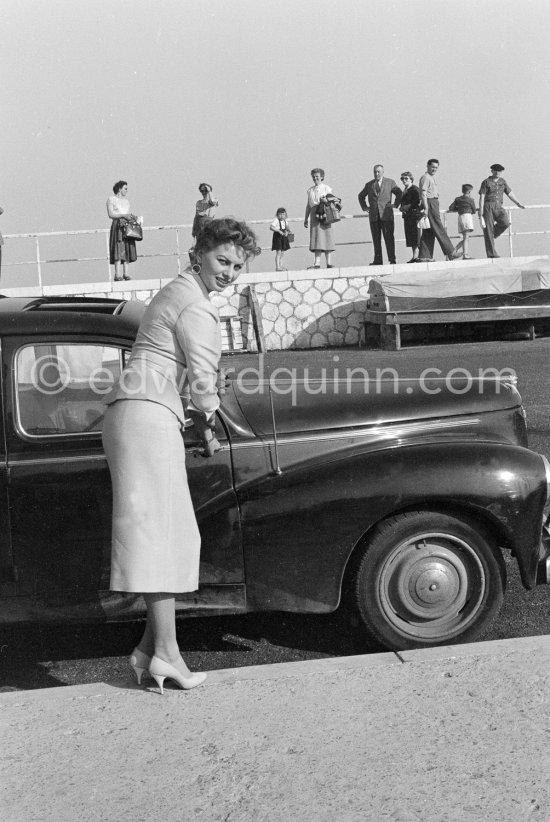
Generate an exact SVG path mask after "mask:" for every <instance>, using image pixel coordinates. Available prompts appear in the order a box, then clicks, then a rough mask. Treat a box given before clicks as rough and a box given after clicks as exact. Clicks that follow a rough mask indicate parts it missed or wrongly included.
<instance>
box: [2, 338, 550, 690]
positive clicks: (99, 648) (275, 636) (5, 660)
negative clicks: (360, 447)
mask: <svg viewBox="0 0 550 822" xmlns="http://www.w3.org/2000/svg"><path fill="white" fill-rule="evenodd" d="M336 358H338V359H336ZM549 363H550V339H541V340H537V341H535V342H529V341H518V342H510V341H501V342H497V343H482V344H480V343H476V344H465V345H462V344H455V345H447V346H423V347H416V348H410V349H405V350H403V351H400V352H382V351H365V350H359V349H353V350H351V349H345V350H342V349H338V350H329V351H327V350H322V351H319V352H314V353H311V352H284V353H271V354H268V355H266V357H265V358H264V361H263V365H261V367H262V368H263V369H264V371H265V374H266V376H267V374H268V373H269V371H270V370H272V369H274V368H290V369H295V373H296V376H298V377H300V376H304V375H305V374H304V369H305V368H308V369H309V372H308V375H305V376H309V377H310V378H313V377H315V376H322V369H323V368H324V369H326V371H327V374H326V376H327V377H328V378H330V377H331V375H332V373H331V372H332V369H333V368H336V367H337V368H338V369H339V371H340V376H345V369H346V368H366V369H367V370H368V373H369V375H372V376H373V377H374V375H375V372H376V368H382V367H389V368H395V369H396V371H397V372H398V374H399V375H400V376H402V377H405V376H419V375H420V374H421V373H422V371H423V370H424V369H425V368H427V367H431V368H439V369H440V370H441V372H442V375H443V376H444V375H445V374H447V373H448V371H450V370H451V369H452V368H466V369H469V371H470V372H471V373H472V374H473V375H475V374H477V372H478V370H479V369H485V368H497V369H511V370H513V371H515V373H516V374H517V376H518V380H519V388H520V391H521V393H522V396H523V399H524V404H525V407H526V409H527V418H528V427H529V436H530V444H531V447H532V448H533V449H534V450H537V451H539V452H540V453H544V454H546V455H548V456H550V422H549V419H548V409H549V407H550V380H549V376H550V374H549V372H550V364H549ZM225 364H226V366H229V367H232V368H234V369H235V370H236V371H237V372H238V371H239V369H240V368H243V367H251V366H253V367H258V366H260V363H259V362H258V359H257V358H256V357H251V356H250V355H248V356H243V355H238V356H232V357H229V356H228V357H226V358H225ZM507 568H508V571H509V578H508V593H507V597H506V600H505V604H504V607H503V609H502V611H501V613H500V615H499V617H498V619H497V620H496V622H495V623H494V625H493V626H492V628H491V630H490V631H489V632H488V633H487V634H486V635H485V636H484V637H483V638H484V639H503V638H508V637H523V636H534V635H540V634H550V588H538V589H537V590H536V591H533V592H526V591H524V590H523V588H522V587H521V583H520V582H519V578H518V575H517V573H516V571H515V566H514V564H513V562H511V561H509V562H508V564H507ZM139 634H140V626H139V625H136V624H130V625H122V624H119V625H111V626H99V627H98V626H91V627H90V626H76V627H74V628H63V629H60V628H56V627H52V626H48V627H43V628H41V629H33V630H32V631H21V630H18V631H16V632H11V633H9V634H4V636H3V639H2V642H3V644H2V646H1V652H0V688H1V687H3V688H14V687H15V688H36V687H49V686H57V685H65V684H82V683H88V682H97V681H101V680H105V679H114V678H117V677H119V676H121V675H124V674H125V673H126V659H125V655H126V653H127V652H128V650H129V649H131V647H132V646H133V644H135V642H136V641H137V638H138V637H139ZM179 634H180V644H181V647H182V650H183V651H184V653H185V656H186V657H187V659H188V661H189V663H190V665H191V667H193V668H195V669H203V670H212V669H215V668H230V667H235V666H245V665H259V664H266V663H272V662H285V661H296V660H301V659H312V658H316V657H323V656H332V655H350V654H358V653H368V652H369V651H374V650H378V649H375V648H374V647H369V646H368V645H366V644H365V641H364V640H363V638H362V637H361V635H360V634H358V633H357V631H356V630H354V629H353V627H352V626H350V625H349V624H348V623H347V622H345V621H344V620H343V618H342V617H340V616H339V615H336V616H329V617H311V616H295V615H281V614H261V615H257V614H253V615H252V614H251V615H246V616H239V617H225V618H220V617H209V618H204V619H192V620H181V622H180V625H179Z"/></svg>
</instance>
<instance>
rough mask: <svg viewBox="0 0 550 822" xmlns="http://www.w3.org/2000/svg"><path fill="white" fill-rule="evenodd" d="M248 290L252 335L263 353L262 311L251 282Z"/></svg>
mask: <svg viewBox="0 0 550 822" xmlns="http://www.w3.org/2000/svg"><path fill="white" fill-rule="evenodd" d="M248 290H249V292H250V313H251V314H252V326H253V328H254V335H255V337H256V345H257V346H258V352H259V353H260V354H264V353H265V337H264V328H263V325H262V312H261V311H260V304H259V302H258V295H257V294H256V289H255V287H254V285H253V284H250V285H249V286H248Z"/></svg>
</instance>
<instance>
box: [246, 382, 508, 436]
mask: <svg viewBox="0 0 550 822" xmlns="http://www.w3.org/2000/svg"><path fill="white" fill-rule="evenodd" d="M233 390H234V392H235V399H236V401H237V403H238V404H239V406H240V409H241V412H242V413H243V415H244V417H245V418H246V420H247V422H248V425H249V426H250V428H251V429H252V431H254V433H255V434H257V435H262V434H265V435H268V434H270V433H271V432H272V431H273V415H274V417H275V421H276V426H277V432H278V433H281V434H282V433H286V434H292V433H301V432H305V431H318V430H323V429H324V430H327V429H337V428H355V427H362V426H365V425H380V424H383V423H387V424H391V423H398V422H404V421H410V420H427V419H434V418H441V417H455V416H464V415H478V414H483V413H488V412H494V411H503V410H506V409H513V408H518V407H519V406H520V405H521V397H520V395H519V393H518V391H517V390H516V388H515V386H514V384H513V381H512V380H511V379H510V378H507V379H506V380H503V379H475V380H474V379H453V380H450V379H440V380H426V379H400V380H397V379H395V380H394V379H389V380H379V381H377V382H376V383H375V382H374V381H373V382H372V383H370V384H369V383H367V382H365V380H363V379H359V380H340V381H333V380H325V381H323V380H288V379H287V380H282V379H277V380H272V381H271V383H270V381H269V380H237V381H235V382H234V383H233ZM270 397H271V400H272V402H273V415H272V409H271V401H270Z"/></svg>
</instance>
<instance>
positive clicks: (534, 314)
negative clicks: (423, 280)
mask: <svg viewBox="0 0 550 822" xmlns="http://www.w3.org/2000/svg"><path fill="white" fill-rule="evenodd" d="M540 317H550V306H530V307H527V306H525V307H523V306H522V307H502V308H487V309H484V308H480V309H475V310H461V309H453V310H446V311H393V312H375V311H366V312H365V322H370V323H376V324H378V325H432V324H436V323H464V322H497V321H499V320H530V319H537V318H540Z"/></svg>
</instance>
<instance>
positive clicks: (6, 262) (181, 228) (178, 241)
mask: <svg viewBox="0 0 550 822" xmlns="http://www.w3.org/2000/svg"><path fill="white" fill-rule="evenodd" d="M505 208H506V211H507V212H508V216H509V219H510V227H509V229H508V231H507V232H506V234H507V237H508V248H509V255H510V257H513V256H514V238H515V237H520V236H536V235H546V234H550V229H549V230H546V229H542V230H536V231H533V230H531V231H515V230H514V228H513V218H512V212H513V211H517V210H519V209H517V208H516V207H515V206H510V207H505ZM526 208H527V209H532V210H534V209H550V205H530V206H526ZM441 213H442V215H443V222H444V224H445V227H447V213H448V212H446V211H444V210H442V212H441ZM366 218H367V215H366V214H364V213H361V214H343V215H341V219H342V220H357V219H366ZM247 222H248V224H249V225H251V226H269V225H270V224H271V222H272V220H271V219H267V220H247ZM288 222H289V223H290V224H293V223H298V224H299V225H302V224H303V218H300V217H292V218H289V219H288ZM143 231H144V235H145V234H146V233H148V232H160V231H173V232H175V246H174V247H173V250H171V251H157V252H154V253H147V252H144V253H140V255H139V257H140V259H147V258H162V257H170V258H174V257H175V258H176V261H177V271H178V274H179V273H180V272H181V270H182V261H181V258H182V257H184V263H183V266H185V265H187V263H188V254H187V251H188V249H187V247H185V248H184V249H183V250H182V232H185V233H186V235H190V233H191V223H182V224H178V225H157V226H144V227H143ZM94 235H104V237H105V254H104V255H101V256H90V257H58V258H50V259H46V258H45V257H43V256H42V253H41V246H40V241H41V240H45V239H46V238H48V239H50V238H52V237H66V238H70V237H84V236H94ZM451 236H453V237H454V236H456V237H458V235H451ZM470 237H472V238H475V237H483V234H482V233H480V234H475V233H473V234H471V235H470ZM4 239H5V240H6V241H8V245H7V246H5V251H4V258H3V263H2V267H3V268H4V267H5V268H10V267H14V266H29V265H33V266H36V272H37V280H38V286H39V287H40V288H42V286H43V279H42V272H43V267H44V266H46V265H50V264H53V263H71V262H72V263H83V262H102V263H104V264H105V267H106V274H107V277H106V279H107V280H109V281H110V280H111V278H112V272H111V266H110V265H109V229H108V228H97V229H86V230H81V231H47V232H36V233H29V234H7V235H4ZM22 239H34V241H35V256H34V259H32V260H21V261H11V260H10V259H9V241H10V240H22ZM404 242H405V240H404V238H400V237H396V243H404ZM336 245H337V246H356V245H372V240H371V239H369V238H368V237H363V238H362V239H360V240H348V241H345V242H336ZM308 247H309V246H308V243H293V246H292V248H300V249H307V248H308ZM267 250H269V251H271V247H270V246H269V247H263V248H262V251H267Z"/></svg>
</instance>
